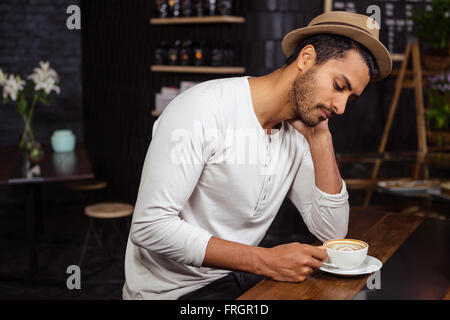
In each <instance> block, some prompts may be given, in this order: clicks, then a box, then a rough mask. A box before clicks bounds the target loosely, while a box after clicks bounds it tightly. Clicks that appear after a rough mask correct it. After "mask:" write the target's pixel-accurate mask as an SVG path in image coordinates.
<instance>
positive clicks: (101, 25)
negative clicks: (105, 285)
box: [82, 0, 416, 202]
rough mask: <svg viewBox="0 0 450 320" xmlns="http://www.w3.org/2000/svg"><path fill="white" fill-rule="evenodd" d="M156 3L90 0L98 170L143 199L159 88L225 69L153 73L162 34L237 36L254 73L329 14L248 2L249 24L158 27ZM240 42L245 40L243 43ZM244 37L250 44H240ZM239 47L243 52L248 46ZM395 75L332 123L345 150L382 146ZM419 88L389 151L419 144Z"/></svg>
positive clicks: (299, 5) (121, 191)
mask: <svg viewBox="0 0 450 320" xmlns="http://www.w3.org/2000/svg"><path fill="white" fill-rule="evenodd" d="M153 4H154V1H143V0H141V1H132V2H130V1H112V2H111V1H101V0H98V1H82V12H83V18H84V19H83V28H82V29H83V58H84V69H83V74H84V78H83V84H84V86H83V87H84V97H83V103H84V126H85V133H86V141H87V145H88V147H89V151H90V153H91V156H92V159H93V162H94V166H95V170H96V173H97V175H99V176H101V177H105V178H106V179H107V180H108V181H110V185H111V188H110V195H111V197H115V198H121V199H124V200H127V201H130V202H134V201H135V197H136V194H137V188H138V184H139V180H140V173H141V168H142V164H143V161H144V157H145V153H146V151H147V148H148V145H149V143H150V140H151V128H152V125H153V123H154V121H155V120H156V119H155V118H154V117H152V116H151V110H152V109H153V108H154V102H153V101H154V94H155V92H158V91H159V90H160V87H161V86H163V85H178V84H179V81H181V80H193V81H204V80H207V79H212V78H218V77H224V76H223V75H187V74H162V73H153V72H150V71H149V68H150V65H151V64H152V62H153V52H154V49H155V48H156V46H157V45H158V43H159V41H160V40H162V39H168V40H175V39H182V40H183V39H191V38H195V40H198V38H201V37H204V39H205V40H213V39H218V41H228V40H233V39H234V40H235V43H234V44H235V45H238V46H239V45H240V46H241V47H242V48H241V49H242V52H243V55H244V56H243V57H241V59H240V60H241V61H242V63H243V64H244V65H245V67H246V69H247V74H248V75H252V76H258V75H263V74H266V73H269V72H271V71H273V70H275V69H276V68H278V67H279V66H281V65H282V64H283V63H284V59H285V58H284V56H283V54H282V51H281V39H282V37H283V35H284V34H286V33H287V32H289V31H291V30H292V29H294V28H296V27H300V26H304V25H306V24H307V23H308V22H309V21H310V20H311V19H312V18H313V17H315V16H316V15H318V14H320V13H321V12H323V1H322V0H315V1H287V0H285V1H283V0H250V1H245V2H244V5H243V6H242V7H241V10H244V12H245V16H246V18H247V22H246V24H244V25H226V24H225V25H194V26H192V25H186V26H154V25H150V24H149V19H150V18H151V17H152V16H154V7H153ZM236 40H237V41H236ZM239 42H242V43H240V44H239ZM241 49H239V50H241ZM393 81H394V80H393V79H390V80H385V81H382V82H380V83H376V84H370V85H369V86H368V87H367V89H366V90H365V92H364V94H363V95H362V96H361V98H360V99H359V101H357V102H355V103H352V104H350V105H349V106H348V109H347V112H346V115H345V116H343V117H338V118H335V119H333V120H332V121H330V128H331V130H332V132H333V136H334V143H335V149H336V151H337V152H349V151H376V150H377V148H378V144H379V141H380V139H381V134H382V130H383V127H384V122H385V119H386V116H387V110H388V108H389V104H390V98H391V97H392V93H393ZM412 102H413V101H412V99H411V94H404V95H403V96H402V98H401V99H400V106H399V109H398V115H397V116H396V118H395V120H394V125H393V129H392V135H391V138H390V139H389V143H388V149H401V150H410V149H414V148H415V144H416V142H415V115H414V109H412Z"/></svg>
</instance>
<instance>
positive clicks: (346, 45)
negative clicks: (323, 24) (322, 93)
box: [284, 34, 378, 78]
mask: <svg viewBox="0 0 450 320" xmlns="http://www.w3.org/2000/svg"><path fill="white" fill-rule="evenodd" d="M308 44H311V45H313V46H314V49H315V50H316V64H317V65H321V64H323V63H325V62H327V61H328V60H330V59H339V58H343V57H344V55H345V54H346V52H347V51H349V50H351V49H354V50H356V51H357V52H358V53H359V54H360V55H361V57H362V58H363V59H364V61H365V62H366V64H367V67H368V68H369V75H370V78H373V77H375V76H376V75H377V73H378V64H377V61H376V60H375V58H374V57H373V55H372V53H370V51H369V50H367V49H366V48H365V47H364V46H362V45H361V44H359V43H358V42H356V41H354V40H352V39H350V38H347V37H344V36H339V35H334V34H318V35H314V36H311V37H308V38H306V39H303V40H302V41H300V42H299V44H298V45H297V48H296V49H295V50H294V52H292V54H291V55H290V57H288V58H287V60H286V62H285V63H284V66H288V65H290V64H291V63H292V62H294V61H295V60H297V57H298V55H299V53H300V51H302V49H303V48H304V47H305V46H306V45H308Z"/></svg>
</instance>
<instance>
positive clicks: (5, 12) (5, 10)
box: [0, 0, 83, 146]
mask: <svg viewBox="0 0 450 320" xmlns="http://www.w3.org/2000/svg"><path fill="white" fill-rule="evenodd" d="M78 3H79V1H78V0H60V1H51V0H38V1H33V0H1V1H0V39H1V40H0V68H1V69H2V70H3V71H4V72H5V73H14V74H18V75H20V76H21V77H22V78H26V77H27V76H28V75H29V74H31V73H32V72H33V69H34V68H35V67H37V66H38V65H39V61H41V60H43V61H49V62H50V65H51V66H52V68H54V69H55V70H56V72H58V74H59V77H60V88H61V93H60V95H56V94H55V93H54V92H53V93H52V95H51V98H52V104H51V105H49V106H46V105H38V106H37V107H36V109H35V113H34V118H33V124H32V127H33V131H34V133H35V136H36V139H38V140H39V141H41V142H42V143H44V144H48V143H49V142H50V136H51V134H52V132H53V131H54V130H56V129H60V128H67V129H72V130H73V131H74V132H75V134H76V136H77V139H78V140H79V141H82V140H83V130H82V108H81V91H82V90H81V88H82V86H81V60H82V59H81V32H80V31H79V30H69V29H68V28H67V27H66V20H67V18H68V17H69V15H68V14H67V13H66V10H67V7H68V6H69V5H72V4H75V5H77V4H78ZM23 127H24V124H23V120H22V118H21V117H20V116H19V115H18V114H17V113H16V111H15V107H13V106H12V105H6V106H5V105H0V146H6V145H15V144H18V141H19V137H20V134H21V132H22V130H23Z"/></svg>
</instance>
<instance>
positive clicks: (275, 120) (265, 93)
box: [248, 67, 296, 134]
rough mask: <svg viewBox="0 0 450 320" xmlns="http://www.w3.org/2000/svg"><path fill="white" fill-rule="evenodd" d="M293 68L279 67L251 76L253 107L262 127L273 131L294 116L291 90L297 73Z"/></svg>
mask: <svg viewBox="0 0 450 320" xmlns="http://www.w3.org/2000/svg"><path fill="white" fill-rule="evenodd" d="M293 71H295V70H293V69H292V68H289V67H286V68H279V69H277V70H275V71H274V72H272V73H270V74H267V75H264V76H261V77H255V78H249V79H248V81H249V85H250V91H251V95H252V102H253V109H254V111H255V114H256V117H257V119H258V121H259V123H260V124H261V127H262V128H263V129H265V130H267V133H269V134H270V133H271V130H272V129H279V128H281V121H283V120H287V119H290V118H292V113H291V112H292V111H291V103H290V97H289V91H290V90H291V86H292V82H293V81H294V80H295V77H296V73H295V72H293Z"/></svg>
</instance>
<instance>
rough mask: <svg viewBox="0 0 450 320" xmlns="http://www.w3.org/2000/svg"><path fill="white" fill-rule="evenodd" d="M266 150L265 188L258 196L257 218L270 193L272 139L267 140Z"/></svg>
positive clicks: (255, 211) (263, 187)
mask: <svg viewBox="0 0 450 320" xmlns="http://www.w3.org/2000/svg"><path fill="white" fill-rule="evenodd" d="M266 141H268V142H266V148H265V157H264V179H263V186H262V188H261V192H260V194H259V196H258V202H257V205H256V207H255V210H254V212H253V215H255V216H257V215H259V214H261V212H262V209H263V208H264V207H265V204H266V201H267V198H268V192H267V185H268V182H269V181H270V179H269V178H270V175H268V171H269V164H270V141H271V140H270V137H269V138H268V139H267V140H266Z"/></svg>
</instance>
